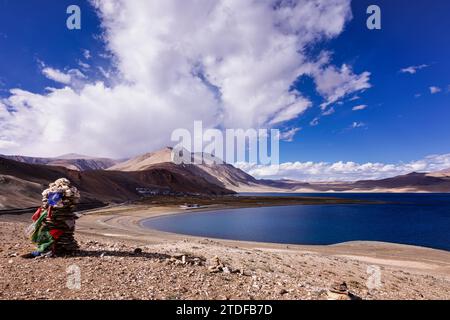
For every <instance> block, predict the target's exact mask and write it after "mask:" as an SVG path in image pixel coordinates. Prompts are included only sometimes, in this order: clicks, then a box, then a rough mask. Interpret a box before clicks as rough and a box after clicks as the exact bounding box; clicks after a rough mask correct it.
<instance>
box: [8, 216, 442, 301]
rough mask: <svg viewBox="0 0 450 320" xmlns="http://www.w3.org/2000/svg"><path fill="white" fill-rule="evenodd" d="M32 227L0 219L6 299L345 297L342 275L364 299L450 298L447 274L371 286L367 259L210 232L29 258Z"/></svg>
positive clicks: (83, 240) (386, 278)
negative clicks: (271, 246) (241, 242)
mask: <svg viewBox="0 0 450 320" xmlns="http://www.w3.org/2000/svg"><path fill="white" fill-rule="evenodd" d="M25 226H26V224H24V223H21V222H0V228H1V235H0V241H1V243H2V247H1V249H0V262H1V264H0V265H1V270H0V274H1V279H0V299H329V298H338V299H339V298H345V299H346V298H348V295H347V294H345V295H337V297H335V296H332V294H330V293H329V291H328V289H330V288H331V287H332V286H333V284H336V283H342V282H346V284H347V286H348V289H349V291H350V293H351V294H354V295H356V296H358V297H360V298H362V299H450V281H449V280H448V279H446V277H445V276H439V275H431V274H424V273H411V272H408V271H403V270H401V269H395V268H392V267H380V268H381V269H380V270H381V286H380V287H378V289H372V290H369V289H368V288H367V283H368V280H369V282H370V274H371V272H370V271H369V273H368V272H367V267H368V264H365V263H361V262H359V261H356V260H351V259H348V258H344V257H335V256H323V255H318V254H314V253H292V252H277V251H270V250H267V251H265V250H258V249H240V248H237V247H232V246H225V245H223V244H220V243H218V242H215V241H211V240H207V239H205V240H198V241H192V240H185V241H178V242H174V243H167V244H158V245H146V246H145V245H144V246H143V245H141V246H136V245H130V244H129V243H127V242H123V241H118V242H115V241H112V240H109V239H105V238H102V237H95V236H86V235H80V234H77V239H78V241H79V243H80V246H81V251H80V252H79V253H78V254H77V255H75V256H72V257H57V258H40V259H24V258H22V257H20V256H21V255H22V254H24V253H26V252H29V251H30V250H32V248H33V247H32V246H31V245H30V244H29V242H28V241H27V239H26V238H25V236H24V235H23V229H24V227H25ZM77 275H79V277H77ZM372 281H373V280H372Z"/></svg>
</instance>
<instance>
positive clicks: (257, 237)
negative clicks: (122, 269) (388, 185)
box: [143, 193, 450, 251]
mask: <svg viewBox="0 0 450 320" xmlns="http://www.w3.org/2000/svg"><path fill="white" fill-rule="evenodd" d="M244 195H255V194H244ZM259 195H264V196H267V195H277V196H293V195H298V196H307V197H312V196H314V197H323V196H326V197H336V198H347V199H362V200H378V201H385V202H388V203H382V204H338V205H297V206H280V207H258V208H242V209H230V210H216V211H208V212H188V213H185V214H182V215H169V216H165V217H157V218H151V219H148V220H145V221H144V222H143V226H145V227H148V228H153V229H157V230H160V231H166V232H174V233H180V234H186V235H194V236H201V237H210V238H222V239H232V240H245V241H261V242H274V243H286V244H308V245H328V244H335V243H340V242H346V241H355V240H363V241H384V242H393V243H402V244H410V245H417V246H424V247H430V248H436V249H443V250H447V251H450V194H392V193H391V194H380V193H377V194H357V193H333V194H330V193H315V194H310V193H308V194H301V193H295V194H294V193H290V194H284V195H280V194H269V193H265V194H259Z"/></svg>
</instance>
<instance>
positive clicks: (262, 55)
mask: <svg viewBox="0 0 450 320" xmlns="http://www.w3.org/2000/svg"><path fill="white" fill-rule="evenodd" d="M92 2H93V4H94V6H95V7H96V9H97V10H98V13H99V16H100V19H101V21H102V27H103V29H104V40H105V43H106V45H107V51H108V52H110V53H111V55H112V59H113V66H116V68H117V69H116V70H115V72H113V73H110V72H109V70H108V71H105V75H108V84H109V83H111V84H112V85H111V86H108V85H106V84H105V83H103V82H101V81H100V82H95V80H92V79H83V81H82V82H81V83H80V82H78V84H77V85H75V84H74V83H73V82H74V78H76V79H78V80H80V79H79V78H80V77H81V78H83V77H82V76H81V74H77V72H76V71H74V69H72V70H71V71H68V72H62V71H59V70H57V69H53V68H49V67H46V68H44V69H46V71H45V72H44V71H43V72H44V74H45V75H46V76H47V77H49V78H51V79H52V80H55V81H58V82H60V83H64V84H66V85H67V87H65V88H62V89H52V90H51V91H50V92H48V93H47V94H42V95H40V94H34V93H31V92H28V91H24V90H18V89H13V90H11V96H10V97H9V98H8V99H6V103H7V104H8V105H10V106H11V107H14V108H15V109H16V112H14V113H13V114H10V115H9V116H8V119H7V120H6V121H3V122H1V123H0V131H1V132H2V134H3V135H4V136H5V137H7V138H8V139H9V140H11V141H14V142H16V144H17V147H14V148H2V149H1V150H0V152H4V153H6V152H8V153H26V154H36V155H57V154H62V153H68V152H77V153H83V154H93V155H96V154H99V155H105V156H118V157H123V156H129V155H134V154H138V153H143V152H147V151H149V150H153V149H155V148H159V147H162V146H164V145H167V144H169V143H170V141H169V139H170V134H171V132H172V131H173V130H174V129H176V128H180V127H182V128H187V129H190V128H191V126H192V125H193V121H194V120H203V122H204V126H205V127H225V128H226V127H231V128H239V127H242V128H248V127H264V126H269V127H270V126H277V125H280V124H281V123H283V122H285V121H288V120H291V119H294V118H296V117H298V116H299V115H301V114H302V113H303V112H304V111H305V110H306V109H307V108H309V107H310V106H311V102H310V101H309V100H308V99H306V98H305V97H303V96H302V94H301V92H297V91H292V90H290V88H291V84H292V83H293V82H294V81H295V80H296V79H297V78H298V77H299V76H302V75H306V76H308V75H311V76H313V77H314V80H315V82H316V84H317V88H318V92H319V93H321V94H323V95H324V97H325V98H326V99H327V101H328V102H329V103H331V102H334V101H337V100H338V99H340V98H342V97H344V96H347V95H349V94H351V93H353V92H356V91H359V90H362V89H365V88H368V87H370V85H369V84H368V81H369V75H370V74H369V73H368V72H364V73H362V74H361V75H357V74H354V73H353V72H352V70H351V68H350V67H349V66H347V65H343V66H342V67H341V68H336V67H334V66H333V65H330V64H329V62H328V61H326V59H325V58H323V59H319V60H318V61H314V60H311V58H309V57H308V56H307V55H306V54H305V51H306V48H309V47H311V46H312V45H314V44H316V43H318V42H322V41H323V40H328V39H331V38H333V37H336V36H338V35H339V34H340V33H341V32H342V31H343V28H344V25H345V23H346V22H347V21H349V20H350V19H351V6H350V0H331V1H330V0H327V1H325V0H298V1H294V0H282V1H280V0H269V1H240V0H239V1H238V0H230V1H225V0H222V1H181V0H178V1H177V0H167V1H164V2H163V3H162V2H161V1H159V0H153V1H139V0H127V1H125V0H110V1H103V0H92ZM83 55H84V57H85V58H86V59H88V58H90V52H89V51H87V50H84V51H83ZM324 56H325V55H324ZM95 67H96V69H98V66H95ZM99 70H100V72H101V69H99ZM78 71H79V70H78ZM80 73H81V72H80Z"/></svg>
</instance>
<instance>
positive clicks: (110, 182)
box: [0, 158, 233, 209]
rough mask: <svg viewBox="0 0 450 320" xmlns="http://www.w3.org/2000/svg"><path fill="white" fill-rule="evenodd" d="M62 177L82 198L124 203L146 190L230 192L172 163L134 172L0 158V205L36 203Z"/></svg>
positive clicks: (22, 205)
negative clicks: (88, 169) (77, 168)
mask: <svg viewBox="0 0 450 320" xmlns="http://www.w3.org/2000/svg"><path fill="white" fill-rule="evenodd" d="M61 177H66V178H68V179H70V180H71V181H72V182H73V183H74V185H75V186H76V187H77V188H79V190H80V191H81V194H82V201H84V202H92V201H104V202H124V201H130V200H136V199H139V198H140V197H141V196H142V194H141V193H140V192H139V190H141V191H142V190H144V191H146V192H171V193H174V192H175V193H176V192H183V193H199V194H230V193H233V192H232V191H230V190H227V189H226V188H223V187H221V186H219V185H217V184H213V183H211V182H208V181H207V180H206V179H205V178H202V177H201V176H196V175H193V174H192V173H190V172H189V171H187V170H183V168H181V167H178V166H176V165H175V164H170V163H166V164H160V165H158V166H155V167H153V168H149V169H147V170H143V171H136V172H120V171H105V170H90V171H83V172H80V171H75V170H70V169H67V168H64V167H57V166H48V165H40V164H28V163H23V162H18V161H14V160H10V159H4V158H0V208H3V209H6V208H21V207H27V206H32V205H37V204H39V203H40V198H41V196H40V193H41V192H42V190H43V189H44V188H46V186H47V185H48V183H49V182H51V181H54V180H55V179H58V178H61Z"/></svg>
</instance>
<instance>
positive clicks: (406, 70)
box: [400, 64, 429, 74]
mask: <svg viewBox="0 0 450 320" xmlns="http://www.w3.org/2000/svg"><path fill="white" fill-rule="evenodd" d="M427 67H429V65H428V64H421V65H418V66H410V67H407V68H403V69H401V70H400V72H401V73H409V74H415V73H417V71H419V70H421V69H424V68H427Z"/></svg>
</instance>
